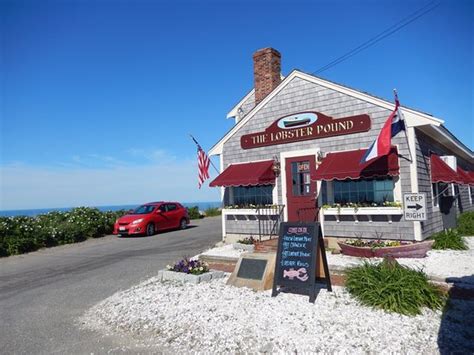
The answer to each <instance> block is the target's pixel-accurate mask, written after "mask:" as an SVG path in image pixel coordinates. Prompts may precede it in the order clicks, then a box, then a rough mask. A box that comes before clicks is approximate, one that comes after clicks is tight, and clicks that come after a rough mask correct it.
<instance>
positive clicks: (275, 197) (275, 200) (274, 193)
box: [272, 176, 278, 205]
mask: <svg viewBox="0 0 474 355" xmlns="http://www.w3.org/2000/svg"><path fill="white" fill-rule="evenodd" d="M272 204H274V205H278V177H277V176H275V185H273V190H272Z"/></svg>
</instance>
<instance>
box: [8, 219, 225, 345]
mask: <svg viewBox="0 0 474 355" xmlns="http://www.w3.org/2000/svg"><path fill="white" fill-rule="evenodd" d="M220 239H221V219H220V217H213V218H206V219H203V220H199V221H193V222H192V227H191V228H189V229H186V230H183V231H171V232H164V233H160V234H157V235H155V236H153V237H143V238H134V239H132V238H125V239H123V238H117V237H115V236H107V237H105V238H100V239H94V240H88V241H86V242H84V243H80V244H75V245H67V246H62V247H57V248H52V249H45V250H40V251H38V252H34V253H30V254H27V255H22V256H14V257H10V258H3V259H0V353H4V354H13V353H17V354H19V353H23V354H38V353H41V354H45V353H48V354H51V353H58V354H65V353H69V354H70V353H74V354H86V353H87V354H91V353H95V354H97V353H107V352H109V351H113V352H122V351H127V352H129V351H130V350H132V351H133V349H131V348H128V347H127V344H128V341H127V339H123V338H117V337H114V336H113V335H112V336H107V337H103V336H101V335H99V334H96V333H93V332H90V331H85V330H81V329H80V328H79V327H78V324H77V319H78V317H79V316H80V315H82V314H83V313H84V311H85V310H87V309H88V308H89V307H91V306H92V305H94V304H96V303H98V302H99V301H101V300H103V299H104V298H107V297H108V296H110V295H112V294H113V293H115V292H117V291H119V290H123V289H127V288H129V287H131V286H132V285H135V284H137V283H139V282H140V281H143V280H145V279H147V278H149V277H151V276H154V275H156V273H157V271H158V270H159V269H162V268H164V267H165V266H166V264H168V263H171V262H173V261H174V260H176V259H178V258H180V257H182V256H193V255H196V254H198V253H200V252H202V251H204V250H205V249H208V248H209V247H211V246H212V245H214V244H215V243H216V242H218V241H219V240H220ZM135 351H139V350H138V349H135Z"/></svg>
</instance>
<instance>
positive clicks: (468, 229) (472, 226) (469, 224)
mask: <svg viewBox="0 0 474 355" xmlns="http://www.w3.org/2000/svg"><path fill="white" fill-rule="evenodd" d="M457 229H458V232H459V234H461V235H464V236H470V237H471V236H474V211H473V212H464V213H461V215H460V216H459V218H458V228H457Z"/></svg>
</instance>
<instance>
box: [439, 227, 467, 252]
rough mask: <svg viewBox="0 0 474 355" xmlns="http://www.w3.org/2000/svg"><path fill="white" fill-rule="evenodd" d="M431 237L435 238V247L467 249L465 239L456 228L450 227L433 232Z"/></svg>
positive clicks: (441, 248)
mask: <svg viewBox="0 0 474 355" xmlns="http://www.w3.org/2000/svg"><path fill="white" fill-rule="evenodd" d="M430 239H434V241H435V242H434V243H433V247H432V248H433V249H437V250H446V249H450V250H467V249H468V248H467V245H466V242H465V241H464V239H463V238H462V237H461V236H460V235H459V233H458V232H457V230H456V229H448V230H446V231H442V232H438V233H435V234H433V235H432V236H431V237H430Z"/></svg>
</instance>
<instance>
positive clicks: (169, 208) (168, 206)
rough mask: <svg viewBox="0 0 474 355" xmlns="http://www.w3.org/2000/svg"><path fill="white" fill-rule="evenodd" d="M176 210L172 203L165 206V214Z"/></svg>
mask: <svg viewBox="0 0 474 355" xmlns="http://www.w3.org/2000/svg"><path fill="white" fill-rule="evenodd" d="M175 209H176V205H175V204H174V203H168V204H167V205H166V210H167V212H170V211H174V210H175Z"/></svg>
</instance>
